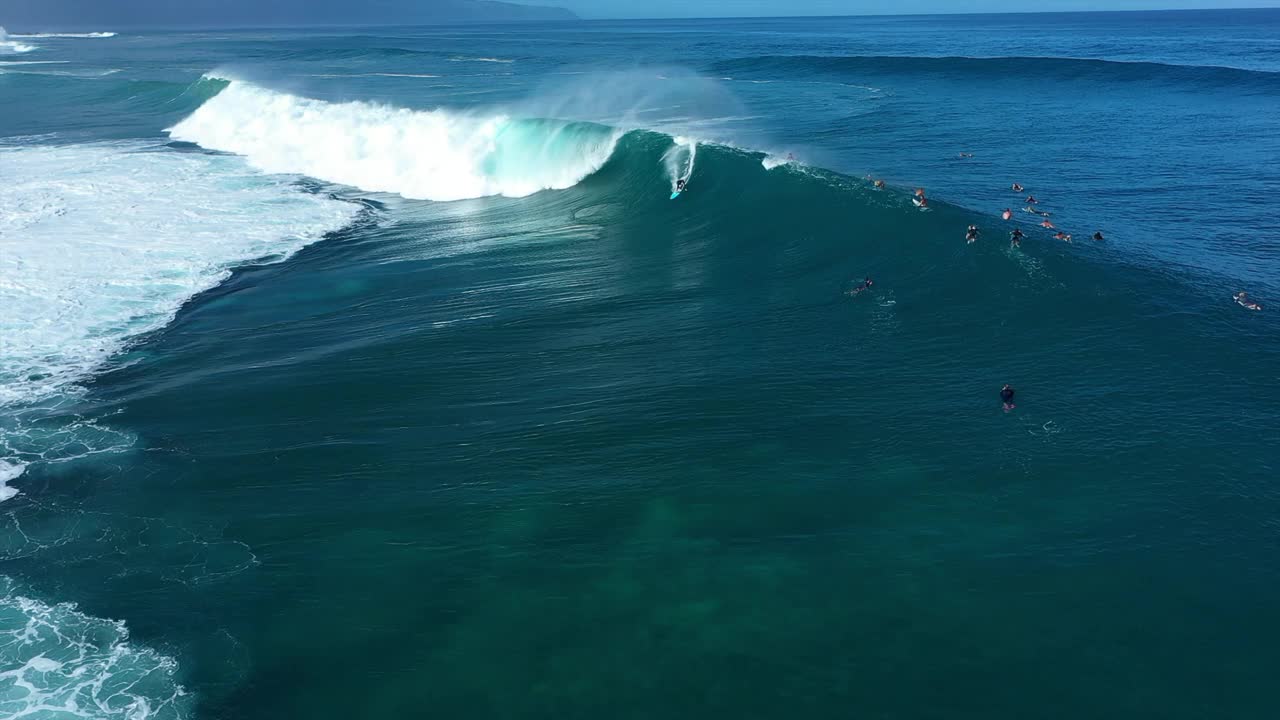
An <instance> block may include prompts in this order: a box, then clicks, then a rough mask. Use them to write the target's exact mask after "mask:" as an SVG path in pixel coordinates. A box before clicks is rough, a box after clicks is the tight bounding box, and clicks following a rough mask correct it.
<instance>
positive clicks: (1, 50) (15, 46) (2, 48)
mask: <svg viewBox="0 0 1280 720" xmlns="http://www.w3.org/2000/svg"><path fill="white" fill-rule="evenodd" d="M12 37H17V36H16V35H10V34H8V33H6V32H5V31H4V28H3V27H0V55H16V54H18V53H25V52H31V51H32V50H35V49H36V47H37V46H35V45H27V44H26V43H20V42H18V41H17V40H10V39H9V38H12Z"/></svg>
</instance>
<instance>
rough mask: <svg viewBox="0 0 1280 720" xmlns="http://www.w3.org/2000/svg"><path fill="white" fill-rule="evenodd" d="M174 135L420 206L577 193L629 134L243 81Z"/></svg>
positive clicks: (273, 168) (262, 164) (275, 168)
mask: <svg viewBox="0 0 1280 720" xmlns="http://www.w3.org/2000/svg"><path fill="white" fill-rule="evenodd" d="M169 133H170V134H171V135H172V136H173V137H174V138H175V139H178V140H186V141H190V142H194V143H198V144H199V145H201V146H203V147H206V148H209V149H214V150H223V151H226V152H233V153H237V154H240V155H243V156H245V157H246V158H247V159H248V160H249V162H250V163H251V164H252V165H253V166H255V167H257V168H259V169H262V170H265V171H267V172H278V173H300V174H305V175H310V176H312V177H315V178H319V179H323V180H328V181H330V182H335V183H342V184H345V185H351V186H355V187H358V188H361V189H364V190H368V191H377V192H391V193H398V194H400V195H402V196H404V197H407V198H413V199H419V200H461V199H465V198H476V197H484V196H488V195H505V196H508V197H522V196H525V195H530V194H532V193H535V192H538V191H539V190H550V189H564V188H568V187H572V186H573V185H576V184H577V183H578V182H580V181H581V180H582V179H583V178H585V177H587V176H588V175H590V174H592V173H594V172H595V171H596V170H598V169H599V168H600V167H601V166H602V165H604V163H605V162H606V161H607V160H608V159H609V156H610V155H611V154H612V153H613V149H614V147H615V146H616V145H617V142H618V138H619V137H620V135H621V133H620V132H619V131H617V130H614V129H611V128H606V127H603V126H600V125H594V124H590V123H571V122H559V121H553V120H532V119H518V118H513V117H510V116H508V115H503V114H495V115H470V114H465V113H455V112H450V111H446V110H409V109H404V108H395V107H390V106H386V105H378V104H374V103H368V102H347V103H331V102H325V101H322V100H314V99H309V98H304V97H298V96H295V95H290V94H287V93H282V92H276V91H273V90H268V89H266V88H262V87H259V86H257V85H253V84H251V83H247V82H243V81H238V80H232V81H229V82H228V85H227V86H226V87H225V88H224V89H223V90H222V91H221V92H220V93H218V94H217V95H216V96H214V97H212V98H210V99H209V100H207V101H206V102H205V103H204V104H203V105H201V106H200V107H199V108H198V109H197V110H196V111H195V112H194V113H193V114H192V115H191V116H189V117H187V118H186V119H185V120H183V121H181V122H179V123H178V124H177V125H175V126H174V127H173V128H171V129H170V130H169Z"/></svg>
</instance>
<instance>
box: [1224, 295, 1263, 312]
mask: <svg viewBox="0 0 1280 720" xmlns="http://www.w3.org/2000/svg"><path fill="white" fill-rule="evenodd" d="M1231 297H1232V298H1233V299H1234V300H1235V301H1236V303H1237V304H1239V305H1240V307H1242V308H1247V309H1249V310H1261V309H1262V306H1261V305H1259V304H1258V303H1256V302H1254V301H1252V300H1250V299H1249V293H1247V292H1238V293H1236V294H1235V295H1232V296H1231Z"/></svg>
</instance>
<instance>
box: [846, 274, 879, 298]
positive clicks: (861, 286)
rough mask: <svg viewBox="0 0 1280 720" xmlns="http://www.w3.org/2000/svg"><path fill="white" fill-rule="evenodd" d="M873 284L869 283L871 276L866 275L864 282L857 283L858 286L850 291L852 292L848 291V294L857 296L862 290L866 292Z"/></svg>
mask: <svg viewBox="0 0 1280 720" xmlns="http://www.w3.org/2000/svg"><path fill="white" fill-rule="evenodd" d="M873 284H874V283H872V282H871V276H870V275H868V276H867V279H865V280H863V281H862V282H860V283H858V285H857V286H856V287H855V288H854V289H852V290H850V291H849V294H850V295H858V294H860V293H862V292H863V291H864V290H868V289H870V288H871V286H872V285H873Z"/></svg>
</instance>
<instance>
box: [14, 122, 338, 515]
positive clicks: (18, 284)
mask: <svg viewBox="0 0 1280 720" xmlns="http://www.w3.org/2000/svg"><path fill="white" fill-rule="evenodd" d="M0 167H3V168H4V169H5V172H4V175H5V182H4V183H0V247H3V249H4V251H3V252H0V338H3V348H4V352H3V353H0V488H2V483H3V482H5V481H11V480H13V479H14V478H16V477H17V476H18V475H19V474H21V472H22V469H23V468H24V467H26V466H27V465H29V464H31V463H33V462H42V461H43V462H62V461H66V460H69V459H72V458H74V457H79V456H84V455H92V454H95V453H98V452H104V451H109V450H113V449H117V448H119V447H122V446H127V445H128V444H129V443H130V442H131V439H130V438H128V437H126V436H124V435H123V434H121V433H119V432H113V431H110V430H108V429H104V428H101V427H98V426H96V425H94V424H93V423H92V422H88V421H84V420H81V419H75V420H74V421H72V420H66V419H62V415H60V414H59V410H60V409H65V408H67V407H68V406H69V405H71V404H73V401H74V399H75V397H76V396H77V395H78V393H79V392H80V391H79V389H78V384H79V383H80V382H81V381H83V380H85V379H87V378H88V377H90V376H91V375H92V374H93V373H94V372H96V371H97V370H98V369H99V368H100V367H101V366H102V364H103V363H104V362H105V361H106V360H107V359H108V358H110V357H111V356H112V355H114V354H116V353H118V352H119V351H120V350H122V349H123V348H124V347H125V346H126V345H127V344H128V343H129V342H130V341H131V340H132V339H133V338H135V337H137V336H139V335H141V334H143V333H146V332H149V331H153V330H156V329H158V328H160V327H163V326H164V325H166V324H168V323H169V321H170V320H171V319H172V318H173V316H174V314H175V313H176V312H177V311H178V309H179V308H180V307H181V306H182V305H183V303H185V302H186V301H187V300H189V299H190V298H191V297H193V296H195V295H196V294H198V293H200V292H203V291H205V290H208V289H209V288H211V287H213V286H215V285H217V284H218V283H219V282H221V281H222V280H223V279H224V278H225V277H226V276H227V275H228V274H229V272H230V268H232V267H235V266H236V265H240V264H243V263H245V262H248V261H252V260H256V259H260V258H265V257H286V256H288V255H289V254H291V253H292V252H294V251H296V250H297V249H299V248H301V247H303V246H304V245H306V244H308V243H310V242H313V241H315V240H316V239H318V238H320V237H322V236H323V235H324V234H325V233H326V232H328V231H331V230H336V229H338V228H340V227H342V226H344V225H346V224H347V223H348V222H350V220H351V218H352V217H353V215H354V214H355V212H356V211H357V208H356V206H354V205H352V204H350V203H346V202H342V201H338V200H333V199H331V198H328V197H326V196H321V195H315V194H309V193H304V192H301V191H299V190H298V189H297V188H296V187H295V186H294V185H293V184H292V183H291V181H290V180H289V179H287V178H278V177H270V176H264V175H262V174H261V173H258V172H256V171H253V170H251V169H249V168H247V167H246V166H245V163H244V161H243V160H242V159H240V158H236V157H232V156H214V155H205V154H200V153H174V152H169V151H143V150H142V149H141V148H140V147H139V146H137V145H117V144H101V145H79V146H67V147H55V146H37V147H16V148H8V147H0ZM11 494H12V490H5V489H0V499H3V498H4V497H7V496H9V495H11Z"/></svg>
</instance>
